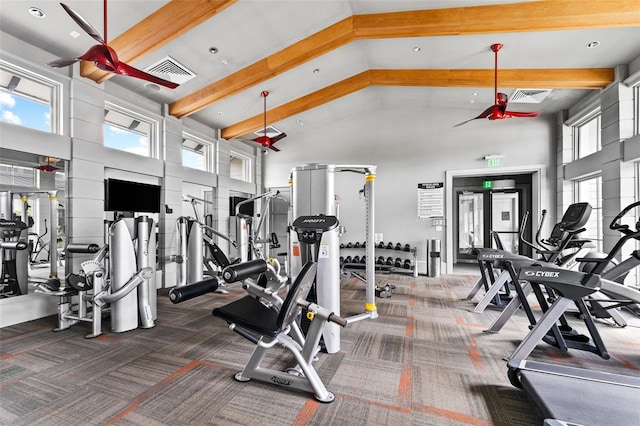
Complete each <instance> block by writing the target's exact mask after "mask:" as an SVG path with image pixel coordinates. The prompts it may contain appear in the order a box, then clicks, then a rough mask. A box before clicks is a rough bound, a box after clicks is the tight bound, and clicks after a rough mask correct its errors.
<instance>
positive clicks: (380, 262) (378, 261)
mask: <svg viewBox="0 0 640 426" xmlns="http://www.w3.org/2000/svg"><path fill="white" fill-rule="evenodd" d="M376 263H377V264H378V265H384V256H380V257H379V258H378V260H376Z"/></svg>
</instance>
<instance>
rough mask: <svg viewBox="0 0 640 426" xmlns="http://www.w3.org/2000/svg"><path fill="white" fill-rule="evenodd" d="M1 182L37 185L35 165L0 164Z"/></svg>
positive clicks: (28, 185) (3, 183)
mask: <svg viewBox="0 0 640 426" xmlns="http://www.w3.org/2000/svg"><path fill="white" fill-rule="evenodd" d="M0 184H2V185H15V186H26V187H29V188H33V187H35V186H36V181H35V173H34V170H33V167H23V166H14V165H12V164H0Z"/></svg>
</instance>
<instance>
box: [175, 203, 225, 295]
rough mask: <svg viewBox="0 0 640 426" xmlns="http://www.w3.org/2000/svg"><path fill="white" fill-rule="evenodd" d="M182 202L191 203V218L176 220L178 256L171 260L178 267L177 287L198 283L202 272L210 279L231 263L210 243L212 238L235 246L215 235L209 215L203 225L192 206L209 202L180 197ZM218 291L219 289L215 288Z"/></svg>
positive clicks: (214, 244)
mask: <svg viewBox="0 0 640 426" xmlns="http://www.w3.org/2000/svg"><path fill="white" fill-rule="evenodd" d="M183 201H185V202H188V203H191V205H192V207H193V212H194V216H195V219H194V218H192V217H187V216H181V217H179V218H178V219H177V220H176V232H177V235H178V254H177V255H176V256H175V261H176V262H177V263H178V264H179V268H178V279H177V284H176V285H177V287H182V286H185V285H187V284H191V283H194V282H199V281H202V280H203V278H204V271H205V269H206V271H207V275H209V276H211V277H213V276H215V275H217V274H218V273H219V271H220V270H221V269H222V268H224V267H226V266H228V265H230V264H231V262H230V261H229V258H228V257H227V256H226V255H225V254H224V252H223V251H222V250H221V249H220V247H218V245H217V244H216V242H215V241H214V240H213V236H214V235H215V236H218V237H220V238H222V239H224V240H226V241H228V242H229V243H231V245H232V246H234V247H236V242H235V241H234V240H233V239H232V238H231V237H229V236H227V235H224V234H222V233H220V232H218V231H217V230H215V229H214V228H213V227H212V226H211V225H212V224H213V219H212V216H211V215H206V216H205V222H204V223H203V222H202V220H201V219H200V215H199V214H198V210H197V208H196V205H197V204H199V203H209V204H211V202H210V201H207V200H204V199H202V198H198V197H194V196H191V195H186V196H183ZM219 292H223V290H222V289H219Z"/></svg>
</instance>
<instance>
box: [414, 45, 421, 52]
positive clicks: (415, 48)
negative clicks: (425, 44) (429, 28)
mask: <svg viewBox="0 0 640 426" xmlns="http://www.w3.org/2000/svg"><path fill="white" fill-rule="evenodd" d="M420 50H422V49H420V46H416V47H414V48H413V51H414V52H419V51H420Z"/></svg>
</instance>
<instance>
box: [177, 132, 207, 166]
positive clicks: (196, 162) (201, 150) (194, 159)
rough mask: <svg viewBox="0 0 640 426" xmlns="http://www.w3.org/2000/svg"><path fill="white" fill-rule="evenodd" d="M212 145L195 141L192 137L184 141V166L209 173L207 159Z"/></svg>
mask: <svg viewBox="0 0 640 426" xmlns="http://www.w3.org/2000/svg"><path fill="white" fill-rule="evenodd" d="M210 147H211V145H210V144H209V143H207V142H204V141H200V140H195V139H194V138H192V137H185V138H183V139H182V165H183V166H185V167H191V168H192V169H198V170H203V171H208V168H207V157H208V156H209V153H210Z"/></svg>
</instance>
